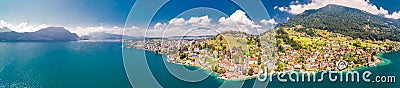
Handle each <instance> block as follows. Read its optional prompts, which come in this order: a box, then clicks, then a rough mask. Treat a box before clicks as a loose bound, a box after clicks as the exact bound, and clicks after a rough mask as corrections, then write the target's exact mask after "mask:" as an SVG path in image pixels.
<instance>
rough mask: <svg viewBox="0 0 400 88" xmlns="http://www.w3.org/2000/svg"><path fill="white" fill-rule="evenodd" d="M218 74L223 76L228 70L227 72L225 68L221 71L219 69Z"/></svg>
mask: <svg viewBox="0 0 400 88" xmlns="http://www.w3.org/2000/svg"><path fill="white" fill-rule="evenodd" d="M217 72H218V73H220V74H223V73H225V72H226V70H225V68H221V69H218V71H217Z"/></svg>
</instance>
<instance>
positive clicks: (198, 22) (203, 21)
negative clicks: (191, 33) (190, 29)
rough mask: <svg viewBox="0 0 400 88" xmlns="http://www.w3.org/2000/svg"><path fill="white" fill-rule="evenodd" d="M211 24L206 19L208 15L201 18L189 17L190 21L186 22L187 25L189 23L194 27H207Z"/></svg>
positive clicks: (209, 20)
mask: <svg viewBox="0 0 400 88" xmlns="http://www.w3.org/2000/svg"><path fill="white" fill-rule="evenodd" d="M210 22H211V19H210V18H208V15H206V16H202V17H190V19H189V20H188V21H187V23H190V24H192V25H194V26H197V25H201V26H207V25H209V24H210Z"/></svg>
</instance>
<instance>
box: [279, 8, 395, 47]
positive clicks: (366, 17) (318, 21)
mask: <svg viewBox="0 0 400 88" xmlns="http://www.w3.org/2000/svg"><path fill="white" fill-rule="evenodd" d="M300 25H301V26H302V27H304V28H315V29H322V30H328V31H330V32H334V33H340V34H343V35H347V36H351V37H353V38H361V39H366V40H386V39H389V40H392V41H400V21H399V20H396V19H390V18H385V17H383V16H380V15H373V14H370V13H367V12H365V11H361V10H358V9H355V8H350V7H345V6H340V5H327V6H326V7H323V8H320V9H316V10H307V11H305V12H303V13H302V14H299V15H296V16H294V17H293V18H291V19H290V20H289V21H288V22H286V23H281V24H278V25H277V26H276V28H280V27H296V26H300Z"/></svg>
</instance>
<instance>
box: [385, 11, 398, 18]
mask: <svg viewBox="0 0 400 88" xmlns="http://www.w3.org/2000/svg"><path fill="white" fill-rule="evenodd" d="M385 17H387V18H394V19H399V18H400V11H397V12H393V13H392V14H391V15H385Z"/></svg>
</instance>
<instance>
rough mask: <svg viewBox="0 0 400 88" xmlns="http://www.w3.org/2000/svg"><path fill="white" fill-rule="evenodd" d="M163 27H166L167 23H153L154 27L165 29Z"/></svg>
mask: <svg viewBox="0 0 400 88" xmlns="http://www.w3.org/2000/svg"><path fill="white" fill-rule="evenodd" d="M165 27H167V24H166V23H160V22H158V23H156V24H155V25H154V27H153V28H154V29H165Z"/></svg>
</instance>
